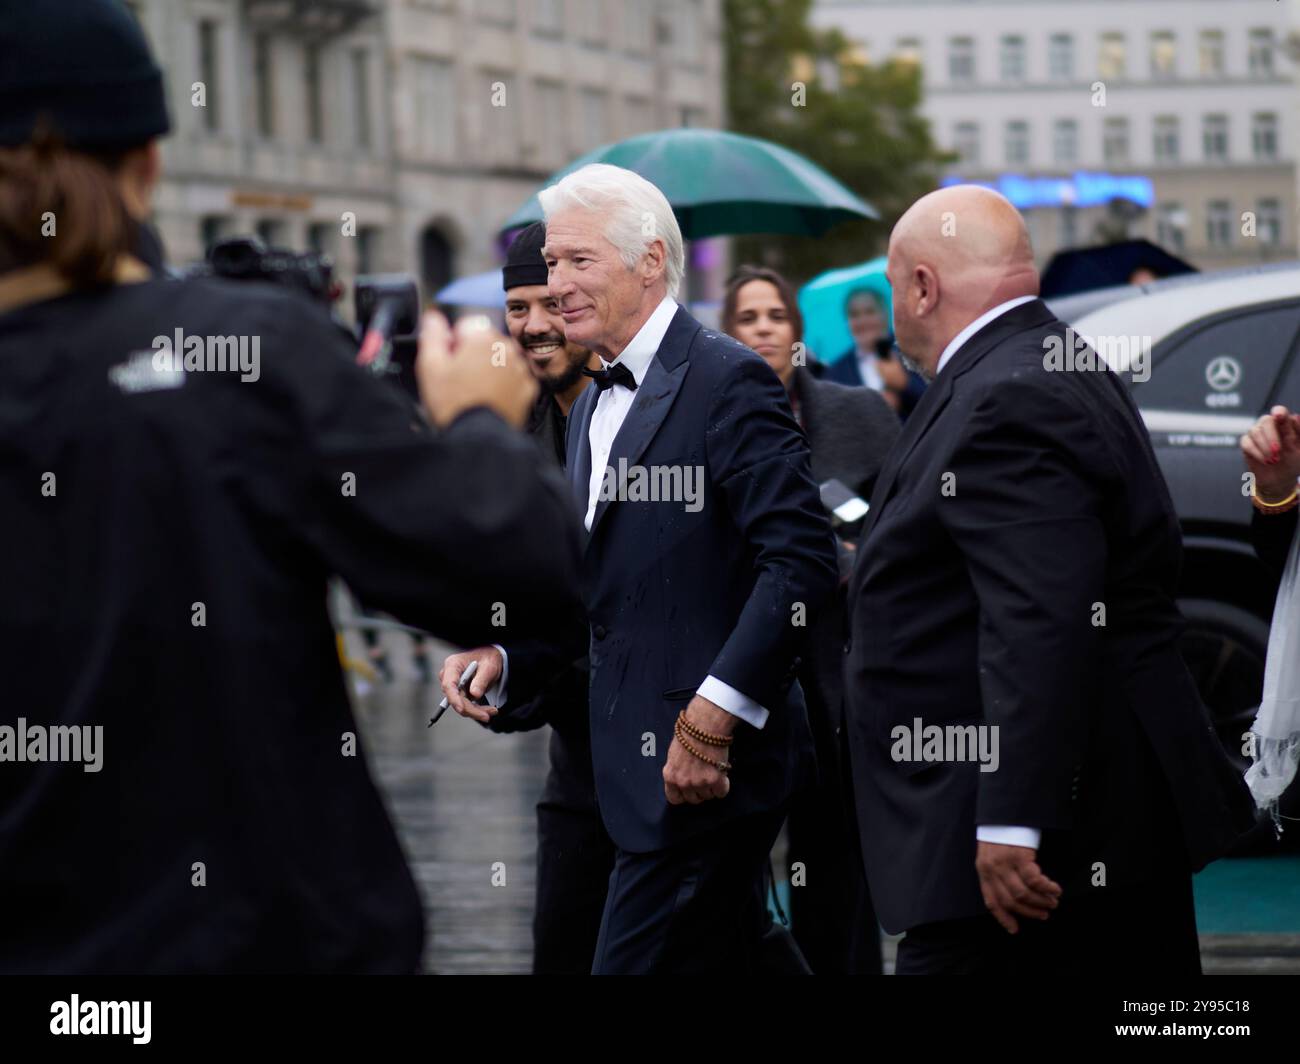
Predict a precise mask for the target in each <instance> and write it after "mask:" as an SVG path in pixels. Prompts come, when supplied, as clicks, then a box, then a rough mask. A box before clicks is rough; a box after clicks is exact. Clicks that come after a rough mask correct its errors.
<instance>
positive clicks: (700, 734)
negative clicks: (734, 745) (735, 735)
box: [677, 709, 731, 746]
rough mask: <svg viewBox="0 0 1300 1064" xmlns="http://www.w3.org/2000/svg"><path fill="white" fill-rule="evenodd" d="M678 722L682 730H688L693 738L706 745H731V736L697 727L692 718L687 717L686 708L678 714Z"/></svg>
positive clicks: (687, 732) (688, 733)
mask: <svg viewBox="0 0 1300 1064" xmlns="http://www.w3.org/2000/svg"><path fill="white" fill-rule="evenodd" d="M677 723H678V724H680V725H681V728H682V730H683V731H684V732H686V734H687V735H689V736H690V737H691V738H692V739H695V740H697V741H698V742H701V743H704V744H705V745H706V746H730V745H731V736H729V735H713V734H711V733H709V732H706V731H705V730H704V729H703V728H700V727H697V726H696V725H694V724H692V723H691V722H690V720H689V719H688V718H687V716H686V710H684V709H683V710H682V711H681V712H680V713H678V714H677Z"/></svg>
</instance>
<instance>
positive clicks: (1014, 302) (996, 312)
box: [934, 296, 1038, 377]
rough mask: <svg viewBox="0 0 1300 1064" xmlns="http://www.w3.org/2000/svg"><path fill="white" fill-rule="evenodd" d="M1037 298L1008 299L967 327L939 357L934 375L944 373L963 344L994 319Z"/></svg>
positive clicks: (950, 342) (1020, 297)
mask: <svg viewBox="0 0 1300 1064" xmlns="http://www.w3.org/2000/svg"><path fill="white" fill-rule="evenodd" d="M1037 298H1038V297H1037V296H1017V297H1016V298H1015V299H1008V300H1007V301H1006V302H1005V303H999V304H998V305H997V306H996V307H994V308H993V309H992V310H986V311H985V312H984V313H983V314H981V315H980V316H979V317H978V318H976V319H975V320H974V321H973V322H971V323H970V324H969V325H967V326H966V328H964V329H962V331H961V332H959V333H958V334H957V335H956V336H954V337H953V338H952V340H951V341H949V343H948V346H947V347H945V348H944V349H943V354H942V355H940V356H939V364H938V365H937V366H936V367H935V370H934V375H935V376H936V377H937V376H939V374H940V373H942V372H943V367H944V366H946V365H947V364H948V362H949V360H950V359H951V358H952V356H953V355H955V354H956V353H957V352H958V351H960V350H961V347H962V344H964V343H965V342H966V341H967V340H969V339H970V338H971V337H972V336H974V335H975V334H976V333H977V332H979V331H980V330H981V329H982V328H984V326H985V325H987V324H988V323H989V322H991V321H992V320H993V319H994V318H1000V317H1002V315H1003V314H1005V313H1006V312H1007V311H1008V310H1011V309H1012V308H1013V307H1018V306H1020V305H1021V304H1022V303H1029V302H1032V301H1033V300H1035V299H1037Z"/></svg>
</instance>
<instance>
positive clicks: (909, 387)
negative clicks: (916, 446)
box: [826, 288, 925, 421]
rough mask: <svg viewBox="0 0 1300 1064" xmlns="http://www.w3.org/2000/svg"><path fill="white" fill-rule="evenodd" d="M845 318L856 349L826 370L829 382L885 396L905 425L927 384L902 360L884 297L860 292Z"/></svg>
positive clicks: (850, 299) (849, 298)
mask: <svg viewBox="0 0 1300 1064" xmlns="http://www.w3.org/2000/svg"><path fill="white" fill-rule="evenodd" d="M844 317H845V319H846V321H847V322H848V326H849V334H850V335H851V336H852V337H853V347H852V348H850V349H849V350H848V351H846V352H845V353H844V354H842V355H841V356H840V357H839V358H837V359H835V360H834V361H832V362H831V363H830V365H829V366H827V368H826V379H827V380H831V381H835V382H837V383H838V384H857V385H865V386H866V387H868V388H871V389H872V390H873V391H877V392H879V393H880V394H881V395H882V396H884V398H885V401H886V402H887V403H888V404H889V405H890V406H891V407H893V409H894V410H895V411H897V413H898V417H899V419H900V420H902V421H906V420H907V417H908V415H909V414H911V412H912V408H913V407H915V406H916V404H917V401H918V400H919V399H920V398H921V396H922V395H923V394H924V393H925V381H924V379H923V378H922V377H921V375H920V374H919V373H917V372H916V371H914V370H911V369H908V368H907V367H906V366H904V365H903V362H902V359H900V358H899V357H898V353H897V351H895V350H894V349H893V344H892V342H891V340H890V337H889V320H888V318H887V317H886V315H885V311H884V308H883V307H882V306H881V304H880V297H879V296H877V295H876V293H875V292H873V291H872V290H871V289H870V288H857V289H854V290H853V291H852V292H850V293H849V294H848V296H847V297H845V300H844Z"/></svg>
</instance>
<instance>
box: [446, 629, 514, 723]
mask: <svg viewBox="0 0 1300 1064" xmlns="http://www.w3.org/2000/svg"><path fill="white" fill-rule="evenodd" d="M471 661H477V662H478V672H476V673H475V674H474V679H472V680H471V681H470V683H469V690H468V691H467V692H465V693H462V692H461V690H460V688H459V687H458V686H457V685H458V684H459V683H460V678H461V675H462V674H463V673H464V671H465V670H466V669H468V668H469V663H470V662H471ZM500 676H501V652H500V651H499V650H497V648H496V647H477V648H476V649H474V650H466V651H464V652H463V653H460V654H452V655H451V657H449V658H448V659H447V660H446V661H444V662H443V664H442V672H440V673H439V674H438V682H439V683H440V684H441V685H442V693H443V694H444V695H445V696H446V698H447V704H448V705H449V706H451V708H452V709H454V710H455V711H456V712H457V713H459V714H460V715H461V716H462V717H471V718H472V719H474V720H476V721H478V722H479V723H480V724H487V723H488V722H489V721H490V720H491V719H492V718H493V717H495V716H496V714H497V707H495V706H483V705H479V704H478V702H477V701H471V699H481V698H482V697H483V693H484V692H485V691H486V690H487V689H488V688H489V687H491V686H492V685H493V684H495V683H496V682H497V680H498V679H499V678H500ZM466 694H468V695H469V696H470V697H469V698H466V697H465V695H466Z"/></svg>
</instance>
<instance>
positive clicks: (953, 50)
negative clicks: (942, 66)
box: [948, 37, 975, 85]
mask: <svg viewBox="0 0 1300 1064" xmlns="http://www.w3.org/2000/svg"><path fill="white" fill-rule="evenodd" d="M948 80H949V81H951V82H952V83H953V84H954V85H970V84H971V83H973V82H974V81H975V42H974V41H973V40H972V39H971V38H970V37H953V38H952V39H951V40H950V41H949V42H948Z"/></svg>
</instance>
